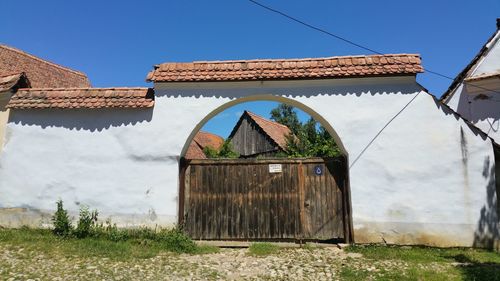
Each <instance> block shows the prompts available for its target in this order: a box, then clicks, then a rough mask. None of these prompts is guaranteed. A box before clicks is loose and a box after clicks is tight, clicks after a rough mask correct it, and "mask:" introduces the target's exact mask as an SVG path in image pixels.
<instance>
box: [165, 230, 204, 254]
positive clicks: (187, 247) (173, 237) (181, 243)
mask: <svg viewBox="0 0 500 281" xmlns="http://www.w3.org/2000/svg"><path fill="white" fill-rule="evenodd" d="M158 236H159V238H160V239H159V240H160V242H162V243H163V245H164V246H165V248H166V249H167V250H169V251H172V252H176V253H194V252H195V251H196V243H194V241H193V240H192V239H191V238H190V237H189V236H187V235H186V233H185V232H184V231H182V230H181V229H180V228H178V227H174V228H172V229H164V230H162V231H160V232H159V235H158Z"/></svg>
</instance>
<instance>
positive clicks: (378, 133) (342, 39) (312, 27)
mask: <svg viewBox="0 0 500 281" xmlns="http://www.w3.org/2000/svg"><path fill="white" fill-rule="evenodd" d="M248 1H249V2H251V3H253V4H255V5H257V6H259V7H261V8H264V9H266V10H268V11H271V12H273V13H276V14H278V15H281V16H283V17H285V18H287V19H289V20H291V21H294V22H296V23H299V24H301V25H303V26H306V27H308V28H310V29H313V30H315V31H318V32H320V33H323V34H326V35H328V36H331V37H333V38H336V39H338V40H341V41H343V42H345V43H347V44H350V45H353V46H355V47H358V48H360V49H363V50H365V51H368V52H371V53H374V54H378V55H384V53H382V52H379V51H377V50H375V49H372V48H369V47H366V46H363V45H361V44H359V43H356V42H354V41H351V40H349V39H347V38H345V37H342V36H339V35H337V34H334V33H332V32H329V31H327V30H325V29H322V28H320V27H317V26H314V25H312V24H309V23H307V22H305V21H302V20H300V19H298V18H296V17H293V16H290V15H288V14H286V13H284V12H282V11H279V10H276V9H274V8H271V7H269V6H266V5H264V4H262V3H260V2H257V1H255V0H248ZM394 60H395V61H399V62H402V63H404V62H403V61H401V60H398V59H397V58H394ZM425 71H426V72H428V73H430V74H434V75H436V76H439V77H441V78H445V79H448V80H451V81H455V79H454V78H452V77H450V76H448V75H445V74H442V73H439V72H437V71H433V70H430V69H428V68H426V69H425ZM462 83H463V84H464V85H465V84H466V85H468V86H471V87H475V88H478V89H482V90H485V91H488V92H493V93H499V94H500V92H498V91H495V90H492V89H488V88H484V87H481V86H478V85H472V84H470V83H468V82H466V81H462ZM419 94H420V92H418V93H417V94H416V95H415V96H414V97H413V98H412V99H411V100H410V101H409V102H408V103H407V104H406V105H405V106H404V107H403V108H401V110H399V111H398V113H396V115H394V116H393V117H392V118H391V119H390V120H389V121H388V122H387V123H386V124H385V125H384V126H383V127H382V128H381V129H380V130H379V131H378V132H377V134H376V135H375V136H374V137H373V138H372V139H371V140H370V142H368V144H367V145H366V146H365V147H364V148H363V150H362V151H361V152H360V153H359V154H358V156H356V158H355V159H354V160H353V161H352V162H351V164H350V166H349V170H350V169H351V168H352V167H353V166H354V164H355V163H356V162H357V161H358V160H359V158H360V157H361V156H362V155H363V154H364V153H365V151H366V150H367V149H368V148H369V147H370V146H371V145H372V143H373V142H374V141H375V139H377V137H378V136H379V135H380V134H381V133H382V132H383V131H384V130H385V128H387V126H389V124H390V123H392V121H394V119H396V117H398V116H399V115H400V114H401V113H402V112H403V111H404V110H405V109H406V108H407V107H408V106H409V105H410V104H411V103H412V102H413V101H414V100H415V99H416V98H417V97H418V95H419ZM495 102H496V101H495ZM469 106H470V104H469Z"/></svg>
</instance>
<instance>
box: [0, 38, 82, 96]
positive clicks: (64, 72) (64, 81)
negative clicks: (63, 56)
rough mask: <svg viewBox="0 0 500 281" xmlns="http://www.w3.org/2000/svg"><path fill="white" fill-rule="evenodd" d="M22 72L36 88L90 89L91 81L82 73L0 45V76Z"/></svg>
mask: <svg viewBox="0 0 500 281" xmlns="http://www.w3.org/2000/svg"><path fill="white" fill-rule="evenodd" d="M21 72H24V73H26V75H27V77H28V78H29V80H30V82H31V86H32V87H34V88H72V87H78V88H80V87H85V88H86V87H90V82H89V79H88V78H87V76H86V75H85V74H84V73H82V72H79V71H75V70H72V69H69V68H67V67H64V66H60V65H58V64H55V63H52V62H49V61H46V60H43V59H41V58H38V57H36V56H33V55H30V54H28V53H25V52H23V51H21V50H18V49H16V48H13V47H9V46H6V45H1V44H0V75H1V74H2V73H3V74H5V73H11V74H12V73H21Z"/></svg>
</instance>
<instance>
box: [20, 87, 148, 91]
mask: <svg viewBox="0 0 500 281" xmlns="http://www.w3.org/2000/svg"><path fill="white" fill-rule="evenodd" d="M147 89H151V88H149V87H102V88H93V87H81V88H79V87H73V88H22V89H19V91H60V92H61V91H106V90H147Z"/></svg>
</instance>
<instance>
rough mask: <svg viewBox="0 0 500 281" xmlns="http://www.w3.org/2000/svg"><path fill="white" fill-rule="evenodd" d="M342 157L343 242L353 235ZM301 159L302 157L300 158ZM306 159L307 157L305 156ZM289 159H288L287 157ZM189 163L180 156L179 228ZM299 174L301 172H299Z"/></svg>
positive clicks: (349, 194)
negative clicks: (343, 176)
mask: <svg viewBox="0 0 500 281" xmlns="http://www.w3.org/2000/svg"><path fill="white" fill-rule="evenodd" d="M340 157H341V158H343V166H344V168H345V171H344V174H345V178H344V183H343V184H342V188H343V190H342V226H343V232H344V240H345V241H344V242H345V243H353V242H354V237H353V229H352V214H351V204H350V202H351V192H350V191H351V188H350V185H349V182H350V181H349V163H348V162H347V161H348V159H347V156H345V155H342V156H340ZM315 158H321V157H315ZM301 159H302V158H301ZM306 159H307V158H306ZM193 160H204V159H193ZM266 160H274V161H278V162H279V160H280V159H276V158H270V159H266ZM287 160H289V159H287ZM190 163H191V160H188V159H186V158H184V157H181V158H180V161H179V210H178V211H179V216H178V224H179V226H180V227H181V228H183V227H184V219H185V215H186V214H185V213H184V205H185V203H186V202H185V200H186V171H187V167H188V166H189V164H190ZM300 169H302V165H300ZM299 175H301V173H299ZM300 178H302V176H299V180H300ZM302 213H303V208H301V209H300V215H301V216H302V215H303V214H302ZM295 240H296V241H299V242H300V243H301V244H302V239H300V238H298V239H295Z"/></svg>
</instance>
